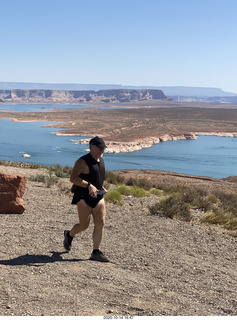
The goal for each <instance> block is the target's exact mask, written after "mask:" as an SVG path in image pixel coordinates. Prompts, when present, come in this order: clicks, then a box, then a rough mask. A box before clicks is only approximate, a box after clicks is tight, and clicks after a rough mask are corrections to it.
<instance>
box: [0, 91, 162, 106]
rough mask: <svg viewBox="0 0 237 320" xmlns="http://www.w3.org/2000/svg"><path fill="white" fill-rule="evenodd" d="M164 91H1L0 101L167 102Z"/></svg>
mask: <svg viewBox="0 0 237 320" xmlns="http://www.w3.org/2000/svg"><path fill="white" fill-rule="evenodd" d="M167 99H168V98H167V97H166V96H165V95H164V93H163V91H162V90H153V89H151V90H149V89H141V90H134V89H131V90H130V89H108V90H99V91H94V90H44V89H32V90H23V89H13V90H0V100H1V101H2V102H8V103H9V102H11V103H83V102H102V103H108V102H114V103H115V102H121V103H124V102H133V101H143V100H167Z"/></svg>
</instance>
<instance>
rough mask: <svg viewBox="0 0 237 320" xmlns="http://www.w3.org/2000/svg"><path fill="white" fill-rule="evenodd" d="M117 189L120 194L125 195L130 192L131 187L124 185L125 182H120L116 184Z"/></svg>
mask: <svg viewBox="0 0 237 320" xmlns="http://www.w3.org/2000/svg"><path fill="white" fill-rule="evenodd" d="M117 190H118V191H119V192H120V193H121V194H123V195H125V196H128V195H130V194H131V188H129V187H128V186H126V185H125V184H122V185H120V186H118V188H117Z"/></svg>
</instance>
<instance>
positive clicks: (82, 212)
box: [70, 200, 91, 237]
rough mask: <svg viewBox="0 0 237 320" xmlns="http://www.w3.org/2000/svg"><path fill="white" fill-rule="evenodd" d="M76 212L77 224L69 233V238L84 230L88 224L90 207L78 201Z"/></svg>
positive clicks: (82, 201)
mask: <svg viewBox="0 0 237 320" xmlns="http://www.w3.org/2000/svg"><path fill="white" fill-rule="evenodd" d="M77 210H78V216H79V223H76V224H75V225H74V226H73V227H72V229H71V231H70V236H71V237H74V236H75V235H76V234H77V233H80V232H81V231H84V230H86V229H87V228H88V227H89V224H90V218H91V207H89V206H88V205H87V204H86V203H85V201H84V200H80V201H79V202H78V203H77Z"/></svg>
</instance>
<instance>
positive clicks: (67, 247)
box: [63, 230, 73, 251]
mask: <svg viewBox="0 0 237 320" xmlns="http://www.w3.org/2000/svg"><path fill="white" fill-rule="evenodd" d="M69 232H70V230H64V240H63V246H64V248H65V250H67V251H70V250H71V247H72V240H73V237H71V236H70V234H69Z"/></svg>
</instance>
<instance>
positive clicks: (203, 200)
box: [193, 195, 213, 212]
mask: <svg viewBox="0 0 237 320" xmlns="http://www.w3.org/2000/svg"><path fill="white" fill-rule="evenodd" d="M193 205H194V206H195V207H196V208H197V209H200V210H202V211H205V212H207V211H209V210H211V209H212V207H213V202H211V201H209V199H208V198H207V197H202V196H200V195H198V196H197V197H196V198H195V200H194V202H193Z"/></svg>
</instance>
